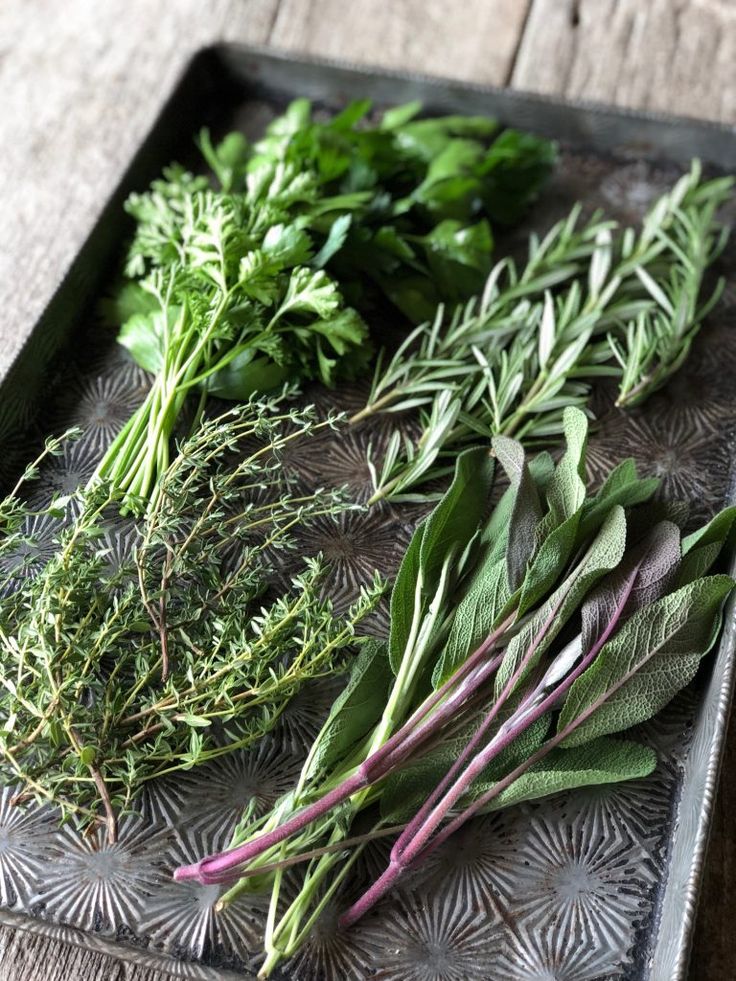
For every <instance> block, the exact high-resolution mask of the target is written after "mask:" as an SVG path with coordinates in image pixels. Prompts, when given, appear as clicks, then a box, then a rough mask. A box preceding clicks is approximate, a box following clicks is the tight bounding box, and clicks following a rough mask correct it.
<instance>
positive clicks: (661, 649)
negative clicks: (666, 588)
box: [557, 576, 734, 746]
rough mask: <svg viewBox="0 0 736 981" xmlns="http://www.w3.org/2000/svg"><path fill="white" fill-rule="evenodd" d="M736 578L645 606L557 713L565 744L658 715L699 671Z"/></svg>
mask: <svg viewBox="0 0 736 981" xmlns="http://www.w3.org/2000/svg"><path fill="white" fill-rule="evenodd" d="M733 586H734V582H733V580H732V579H731V578H730V577H729V576H708V577H706V578H704V579H698V580H697V581H696V582H693V583H689V584H688V585H686V586H682V587H680V589H678V590H676V591H675V592H674V593H670V594H669V595H667V596H664V597H662V598H661V599H659V600H657V601H656V602H655V603H652V604H650V605H649V606H645V607H644V608H643V609H641V610H638V611H637V612H636V613H635V614H634V615H633V616H632V617H631V619H630V620H628V622H627V623H625V624H624V626H623V627H622V628H621V630H620V631H619V632H618V633H617V634H616V635H615V636H614V637H613V638H612V639H611V640H609V641H608V643H607V644H606V645H605V646H604V647H603V649H602V650H601V652H600V654H599V655H598V657H597V658H596V659H595V661H594V662H593V663H592V664H591V666H590V667H589V668H588V669H587V670H586V671H584V672H583V674H582V675H581V676H580V677H579V678H578V679H577V680H576V681H575V682H574V684H573V685H572V687H571V688H570V691H569V692H568V695H567V698H566V699H565V703H564V705H563V707H562V711H561V712H560V717H559V720H558V723H557V725H558V731H559V732H563V731H565V730H566V729H567V728H568V727H570V726H572V725H574V724H575V723H576V720H577V719H579V718H580V717H581V716H583V715H584V713H585V716H584V721H582V722H581V723H580V724H578V725H577V726H576V728H574V729H573V731H572V732H571V733H570V735H568V736H567V737H566V738H565V740H564V742H563V743H562V745H563V746H579V745H581V744H582V743H585V742H587V741H588V740H590V739H593V738H595V737H597V736H602V735H607V734H609V733H612V732H618V731H619V730H622V729H628V728H629V727H630V726H633V725H636V724H637V723H639V722H644V721H645V720H646V719H649V718H651V716H653V715H655V714H656V713H657V712H658V711H659V710H660V709H661V708H663V707H664V706H665V705H666V704H667V703H668V702H669V701H670V700H671V699H672V697H673V696H674V695H676V694H677V692H678V691H679V690H680V689H681V688H684V687H685V685H687V684H688V683H689V682H690V681H691V680H692V679H693V677H694V675H695V672H696V670H697V667H698V664H699V663H700V660H701V658H702V657H703V656H704V655H705V654H706V653H707V652H708V651H709V650H710V649H711V647H712V646H713V644H714V643H715V640H716V637H717V636H718V631H719V628H720V622H721V617H720V613H721V609H722V607H723V603H724V601H725V599H726V597H727V596H728V594H729V593H730V592H731V590H732V589H733Z"/></svg>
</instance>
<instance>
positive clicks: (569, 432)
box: [547, 408, 588, 524]
mask: <svg viewBox="0 0 736 981" xmlns="http://www.w3.org/2000/svg"><path fill="white" fill-rule="evenodd" d="M563 428H564V433H565V443H566V449H565V453H564V455H563V457H562V459H561V460H560V462H559V463H558V464H557V467H556V468H555V473H554V476H553V477H552V480H551V481H550V485H549V488H548V490H547V502H548V504H549V508H550V511H551V512H552V514H553V515H554V518H555V522H556V523H558V524H562V522H563V521H566V520H567V519H568V518H570V517H571V516H572V515H573V514H575V513H576V512H577V511H578V510H579V509H580V508H581V507H582V506H583V503H584V501H585V482H584V479H583V478H584V476H585V447H586V445H587V442H588V418H587V416H586V415H585V413H584V412H581V410H580V409H575V408H567V409H565V412H564V414H563Z"/></svg>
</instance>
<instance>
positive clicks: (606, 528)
mask: <svg viewBox="0 0 736 981" xmlns="http://www.w3.org/2000/svg"><path fill="white" fill-rule="evenodd" d="M625 549H626V516H625V514H624V510H623V508H621V507H618V506H616V507H614V508H613V509H612V510H611V511H610V513H609V514H608V517H607V518H606V520H605V522H604V523H603V526H602V527H601V529H600V531H599V532H598V534H597V535H596V537H595V539H594V540H593V542H592V543H591V545H590V546H589V547H588V549H587V551H586V553H585V555H584V556H583V558H582V560H581V561H580V562H579V563H578V565H577V566H576V567H575V569H574V570H573V571H572V572H571V573H570V575H569V576H568V577H567V579H566V580H565V581H564V582H563V583H562V584H561V585H560V586H558V588H557V589H556V590H555V591H554V593H552V595H551V596H550V597H549V599H548V600H547V601H546V602H545V603H544V604H543V605H542V606H541V607H540V608H539V610H538V611H537V612H536V613H535V614H534V616H533V617H532V618H531V620H529V622H528V623H527V624H526V625H525V626H524V627H523V628H522V630H521V631H520V632H519V633H518V634H517V635H516V636H515V637H514V638H513V639H512V640H511V642H510V644H509V646H508V649H507V651H506V654H505V656H504V659H503V661H502V662H501V665H500V667H499V669H498V673H497V674H496V683H495V692H496V695H497V696H498V695H500V694H501V692H502V691H503V689H504V688H505V687H506V685H507V683H508V682H509V681H510V679H511V678H512V676H513V675H514V673H515V672H516V671H517V669H518V668H519V667H520V665H521V663H522V661H523V659H524V657H525V655H526V654H527V651H528V650H529V648H530V646H531V644H532V642H534V643H535V652H534V655H533V657H531V658H530V660H529V663H528V664H527V666H526V668H525V669H524V672H523V674H522V675H520V677H519V679H518V680H517V682H516V686H518V685H519V683H520V682H521V680H522V679H523V678H524V677H526V676H527V674H528V673H529V671H531V670H532V668H533V667H534V666H535V665H536V664H537V663H538V662H539V659H540V657H541V656H542V654H543V653H544V651H546V650H547V648H548V647H549V646H550V644H551V643H552V641H553V640H554V639H555V638H556V637H557V636H558V635H559V633H560V631H561V630H562V628H563V627H564V626H565V624H566V623H567V621H568V620H569V619H570V617H571V616H572V614H573V613H574V612H575V610H576V609H577V608H578V607H579V606H580V604H581V602H582V601H583V598H584V597H585V596H586V594H587V593H588V591H589V590H590V589H591V588H592V586H593V585H594V584H595V583H596V582H597V581H598V580H599V579H600V578H601V577H602V576H604V575H605V574H606V572H609V571H610V570H611V569H614V568H616V566H617V565H618V564H619V562H620V561H621V559H622V558H623V555H624V551H625Z"/></svg>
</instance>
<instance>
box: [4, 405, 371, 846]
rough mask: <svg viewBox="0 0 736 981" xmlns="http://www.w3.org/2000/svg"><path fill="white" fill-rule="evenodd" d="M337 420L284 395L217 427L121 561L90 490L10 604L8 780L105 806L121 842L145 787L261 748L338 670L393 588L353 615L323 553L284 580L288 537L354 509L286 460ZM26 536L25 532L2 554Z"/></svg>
mask: <svg viewBox="0 0 736 981" xmlns="http://www.w3.org/2000/svg"><path fill="white" fill-rule="evenodd" d="M334 422H335V420H334V419H328V420H327V421H326V422H322V423H318V422H316V421H315V419H314V415H313V412H312V411H311V410H293V411H288V412H284V411H279V410H278V409H277V408H276V403H275V402H270V403H259V402H251V403H249V404H248V405H247V406H245V407H244V408H243V409H238V410H232V411H231V412H229V413H226V414H225V415H224V416H222V417H220V418H218V419H215V420H212V421H208V422H205V423H204V424H203V425H202V426H201V428H200V429H199V430H198V432H197V433H196V435H195V436H193V437H191V438H190V439H189V440H187V441H186V442H185V443H184V444H183V445H182V446H181V447H180V452H179V453H178V454H177V456H176V457H175V458H174V459H173V460H172V462H171V463H170V464H169V466H168V468H167V470H166V471H165V474H164V476H163V479H162V482H161V484H160V493H159V494H158V496H157V499H156V504H155V506H154V507H152V508H151V509H149V511H148V512H147V514H146V517H145V518H144V519H143V520H142V521H141V522H140V523H139V524H138V525H137V526H135V525H131V528H132V532H133V538H134V543H133V545H132V547H131V549H130V552H129V554H126V555H124V556H122V557H121V558H118V559H116V558H115V556H114V554H113V551H112V550H111V547H110V545H109V544H106V538H105V533H106V526H107V522H108V521H109V514H110V510H111V497H110V493H109V487H108V486H107V485H106V484H103V483H96V484H94V485H93V486H92V487H90V488H87V489H86V490H84V491H82V492H80V500H79V502H78V503H79V514H78V516H77V517H75V519H74V521H73V523H72V524H71V525H70V526H68V527H66V528H65V529H64V530H63V531H62V532H61V534H60V536H59V540H58V550H57V552H56V554H54V556H53V557H52V558H51V560H50V561H49V562H48V563H47V565H46V566H45V567H44V568H43V570H42V571H41V572H40V574H39V575H38V576H37V577H36V578H35V579H32V580H27V581H25V582H23V583H22V584H20V585H18V583H16V584H15V585H16V588H15V590H14V591H12V592H10V594H9V595H7V596H6V597H4V598H3V599H2V601H0V654H1V657H0V724H1V726H2V731H0V756H2V758H3V759H4V760H5V762H6V763H7V764H8V766H7V767H6V768H5V771H4V772H5V773H6V775H12V778H13V779H19V780H20V781H21V782H22V783H23V785H24V786H25V788H26V790H27V793H28V794H29V795H32V796H34V797H36V798H43V799H45V800H47V801H50V802H53V803H55V804H57V805H58V806H59V807H60V808H61V810H62V813H63V814H64V815H65V816H69V815H71V814H74V815H76V816H77V817H79V818H80V819H81V820H83V821H88V820H91V819H94V818H95V817H96V814H97V804H98V802H101V803H102V805H103V809H104V812H105V819H106V823H107V827H108V831H109V834H110V836H111V837H112V838H114V836H115V822H116V818H117V815H118V813H119V812H120V811H121V810H124V809H125V808H127V807H128V806H129V805H130V803H131V801H132V800H133V798H134V797H135V795H136V793H137V792H138V791H139V790H140V788H141V787H142V786H143V784H144V783H145V782H147V781H149V780H151V779H153V778H155V777H158V776H161V775H162V774H165V773H172V772H175V771H177V770H182V769H189V768H190V767H192V766H194V765H197V764H199V763H202V762H205V761H207V760H210V759H213V758H215V757H217V756H220V755H222V754H224V753H228V752H231V751H232V750H234V749H236V748H238V747H241V746H245V745H248V744H250V743H251V742H253V741H254V740H256V739H258V738H259V737H261V736H262V735H264V734H265V733H266V732H267V731H268V730H269V729H271V728H272V726H273V725H274V724H275V722H276V721H277V720H278V718H279V717H280V715H281V713H282V711H283V709H284V708H285V706H286V704H287V702H288V700H289V699H290V697H291V696H292V695H293V694H294V693H295V692H296V691H297V690H298V689H299V688H300V686H301V685H302V684H303V683H304V682H305V681H307V680H308V679H312V678H317V677H321V676H323V675H325V674H327V673H329V672H331V671H334V670H335V669H336V668H337V665H338V662H339V658H340V652H341V651H343V650H344V649H345V648H346V647H347V646H348V645H350V644H353V643H354V642H355V630H356V627H357V625H358V624H359V622H360V621H361V620H362V619H363V617H364V616H365V615H366V614H367V613H368V612H369V611H370V610H371V609H372V608H373V606H374V605H375V602H376V600H377V598H378V596H379V595H380V592H381V589H382V585H381V583H380V582H378V581H376V582H374V583H373V584H372V585H371V586H369V587H367V588H366V589H365V590H364V591H363V593H362V595H361V596H360V598H359V599H358V601H357V602H356V603H355V604H354V606H353V607H352V608H351V609H350V611H349V612H348V613H347V614H346V615H344V616H337V615H335V613H334V611H333V610H332V606H331V604H330V602H329V600H327V599H325V598H324V597H323V596H322V574H323V564H322V562H321V560H320V559H319V557H314V558H307V559H306V560H305V562H304V567H303V571H302V572H300V573H299V574H298V575H296V576H295V577H294V579H293V581H292V583H291V585H290V586H289V587H288V588H286V589H282V590H280V591H279V590H273V589H272V587H273V586H274V585H275V584H276V583H277V579H278V573H279V568H280V567H281V566H282V556H283V554H284V553H286V554H287V555H288V554H289V553H291V552H293V551H294V548H295V544H294V540H293V537H292V534H291V533H292V529H293V528H294V527H295V526H297V525H304V524H308V523H309V522H310V521H311V520H313V519H314V518H315V517H317V516H322V515H335V514H338V513H340V512H341V511H344V510H345V509H346V508H347V507H350V506H351V505H349V504H347V503H346V502H345V501H344V499H343V498H342V497H341V495H340V494H339V493H336V492H334V493H330V492H325V491H321V490H320V491H316V492H314V493H311V494H301V493H299V494H297V492H295V491H294V490H293V489H292V487H291V486H290V485H289V483H288V482H286V480H285V478H284V475H283V470H282V467H281V463H280V455H281V451H282V450H283V449H284V448H285V447H286V446H287V445H289V443H291V442H292V441H293V440H296V439H301V438H307V437H308V435H309V434H310V433H311V432H313V431H315V430H317V429H319V428H320V427H324V426H331V425H334ZM15 507H16V509H17V508H20V509H21V510H22V505H20V504H16V505H15ZM13 513H15V512H13ZM22 544H23V538H22V530H21V527H20V526H18V527H17V528H16V529H15V530H14V531H13V532H12V533H11V534H9V535H8V536H7V537H6V538H5V539H4V540H3V541H1V542H0V555H2V554H3V553H7V554H12V553H13V552H15V551H16V550H17V549H18V547H19V546H22ZM269 590H271V592H269Z"/></svg>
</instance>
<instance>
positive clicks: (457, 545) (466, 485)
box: [419, 448, 494, 591]
mask: <svg viewBox="0 0 736 981" xmlns="http://www.w3.org/2000/svg"><path fill="white" fill-rule="evenodd" d="M493 472H494V467H493V460H492V458H491V455H490V453H489V452H488V450H486V449H481V448H477V449H470V450H465V452H464V453H461V454H460V455H459V456H458V458H457V462H456V464H455V475H454V477H453V480H452V483H451V484H450V486H449V488H448V489H447V491H446V493H445V495H444V496H443V498H442V500H441V501H440V502H439V504H438V505H437V507H436V508H435V509H434V511H433V512H432V513H431V514H430V516H429V517H428V518H427V522H426V525H425V530H424V534H423V536H422V541H421V551H420V555H419V564H420V567H421V570H422V574H423V576H424V583H425V588H426V589H427V590H430V591H434V587H435V585H436V583H437V580H438V577H439V574H440V571H441V569H442V566H443V563H444V561H445V559H446V557H447V556H448V555H449V554H450V553H455V554H456V555H457V556H458V557H459V556H460V555H461V554H462V552H463V551H464V549H465V547H466V546H467V544H468V542H469V541H470V540H471V538H472V537H473V535H475V533H476V532H477V531H478V528H479V527H480V524H481V521H482V520H483V518H484V517H485V514H486V512H487V509H488V504H489V500H490V494H491V486H492V483H493Z"/></svg>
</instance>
